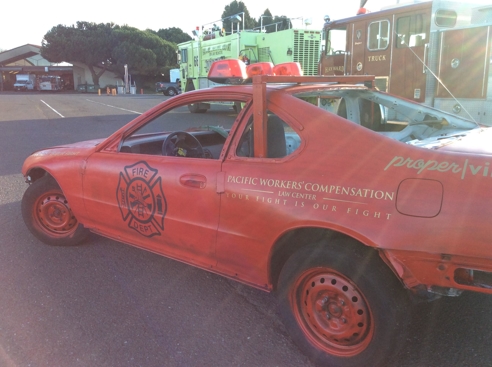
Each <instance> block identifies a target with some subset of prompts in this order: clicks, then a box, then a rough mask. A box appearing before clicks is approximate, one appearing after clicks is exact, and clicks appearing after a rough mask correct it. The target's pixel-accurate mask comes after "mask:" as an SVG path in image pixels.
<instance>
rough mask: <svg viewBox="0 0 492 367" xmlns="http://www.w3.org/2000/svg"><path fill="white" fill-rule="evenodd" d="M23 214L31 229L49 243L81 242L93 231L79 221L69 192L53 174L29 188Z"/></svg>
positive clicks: (61, 244) (39, 237) (57, 244)
mask: <svg viewBox="0 0 492 367" xmlns="http://www.w3.org/2000/svg"><path fill="white" fill-rule="evenodd" d="M22 217H23V218H24V222H25V223H26V226H27V228H28V229H29V230H30V231H31V233H32V234H33V235H34V236H36V237H37V238H38V239H39V240H41V241H42V242H44V243H46V244H48V245H55V246H71V245H77V244H79V243H81V242H82V241H83V240H85V238H86V237H87V235H88V233H89V231H88V230H87V229H86V228H84V227H83V226H82V225H81V224H79V222H78V221H77V219H76V218H75V216H74V215H73V213H72V210H71V209H70V206H69V205H68V202H67V200H66V198H65V195H64V194H63V192H62V191H61V189H60V187H59V186H58V184H57V183H56V181H55V180H54V179H53V178H51V177H49V176H45V177H43V178H41V179H39V180H37V181H35V182H33V183H32V184H31V185H30V186H29V187H28V188H27V190H26V192H25V193H24V196H23V197H22Z"/></svg>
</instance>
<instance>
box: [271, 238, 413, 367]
mask: <svg viewBox="0 0 492 367" xmlns="http://www.w3.org/2000/svg"><path fill="white" fill-rule="evenodd" d="M360 246H361V245H360V244H357V243H354V241H347V240H343V241H341V240H339V241H333V242H330V243H320V244H316V245H310V246H307V247H305V248H302V249H301V250H299V251H298V252H296V253H295V254H294V255H292V256H291V257H290V258H289V260H287V262H286V264H285V265H284V267H283V269H282V271H281V274H280V279H279V287H278V301H279V311H280V315H281V317H282V319H283V321H284V324H285V326H286V328H287V329H288V331H289V333H290V334H291V336H292V338H293V340H294V341H295V342H296V344H297V345H298V346H299V347H300V348H301V349H302V350H303V351H304V352H305V353H306V355H308V357H309V358H311V359H312V361H313V362H314V363H316V364H318V365H320V366H338V367H360V366H371V367H373V366H381V365H382V366H384V365H385V364H384V363H385V361H387V359H389V358H390V357H391V356H392V354H393V353H394V352H395V351H396V350H397V348H395V347H398V346H401V345H403V343H404V341H405V335H406V332H407V325H408V321H409V317H410V316H409V312H408V308H409V304H410V302H409V297H408V296H407V294H406V293H405V290H404V289H403V286H402V285H401V284H400V283H399V281H398V280H397V279H396V277H395V275H394V274H393V273H392V272H391V270H390V269H389V268H388V267H387V266H386V265H385V264H384V262H383V261H382V260H381V259H380V258H379V255H378V253H377V252H376V251H374V250H372V249H364V248H360Z"/></svg>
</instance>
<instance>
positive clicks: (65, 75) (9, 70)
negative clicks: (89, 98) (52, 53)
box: [0, 44, 123, 91]
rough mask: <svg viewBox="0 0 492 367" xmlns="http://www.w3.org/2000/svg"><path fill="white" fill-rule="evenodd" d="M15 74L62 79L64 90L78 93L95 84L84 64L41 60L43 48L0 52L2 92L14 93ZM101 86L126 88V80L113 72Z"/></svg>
mask: <svg viewBox="0 0 492 367" xmlns="http://www.w3.org/2000/svg"><path fill="white" fill-rule="evenodd" d="M96 71H98V69H97V67H96ZM16 74H35V75H36V77H41V76H46V75H53V76H60V77H61V79H62V81H63V86H64V89H65V90H77V89H78V88H79V86H81V85H86V84H92V75H91V72H90V71H89V69H88V68H87V66H85V65H84V64H81V63H77V62H74V63H60V64H55V63H51V62H49V61H48V60H46V59H45V58H43V56H41V46H36V45H31V44H27V45H23V46H19V47H16V48H13V49H11V50H7V51H3V52H0V91H4V90H13V85H14V83H15V80H16V77H15V75H16ZM99 85H100V86H101V87H102V88H105V87H106V86H110V85H111V86H115V85H123V80H122V79H121V77H119V76H117V75H116V74H114V73H113V72H110V71H105V72H104V73H103V74H102V75H101V77H100V78H99Z"/></svg>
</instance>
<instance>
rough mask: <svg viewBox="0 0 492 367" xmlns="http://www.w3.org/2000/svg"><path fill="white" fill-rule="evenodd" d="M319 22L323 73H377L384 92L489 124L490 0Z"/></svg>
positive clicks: (404, 7) (439, 2) (405, 6)
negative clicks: (321, 33)
mask: <svg viewBox="0 0 492 367" xmlns="http://www.w3.org/2000/svg"><path fill="white" fill-rule="evenodd" d="M368 3H369V4H371V1H370V0H369V2H368ZM325 20H326V23H325V25H324V30H323V33H324V39H325V44H324V51H323V52H322V55H321V60H320V74H321V75H375V76H376V85H377V86H378V88H379V89H380V90H382V91H385V92H389V93H391V94H395V95H398V96H402V97H405V98H407V99H411V100H413V101H415V102H420V103H425V104H426V105H428V106H432V107H436V108H438V109H441V110H444V111H447V112H451V113H455V114H458V115H461V116H463V117H464V118H468V119H474V120H475V121H477V122H479V123H482V124H487V125H491V124H492V120H491V119H490V116H491V115H492V67H491V66H492V64H491V63H492V60H491V56H492V4H491V2H490V0H468V1H450V0H434V1H428V2H418V3H411V4H409V3H408V2H406V3H405V2H402V3H401V4H398V5H395V6H392V7H387V8H384V9H382V10H381V11H375V12H368V11H367V12H366V10H365V9H363V8H362V9H360V10H359V15H357V16H353V17H350V18H346V19H332V20H330V19H329V17H326V18H325Z"/></svg>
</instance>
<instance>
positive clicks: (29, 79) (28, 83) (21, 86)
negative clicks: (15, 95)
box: [14, 74, 37, 91]
mask: <svg viewBox="0 0 492 367" xmlns="http://www.w3.org/2000/svg"><path fill="white" fill-rule="evenodd" d="M14 89H15V90H18V91H27V90H37V86H36V75H34V74H17V75H16V76H15V83H14Z"/></svg>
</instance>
